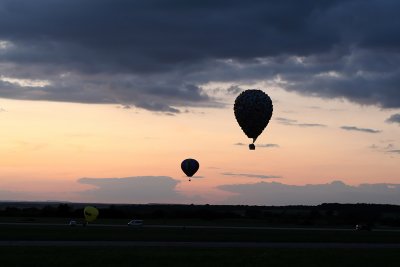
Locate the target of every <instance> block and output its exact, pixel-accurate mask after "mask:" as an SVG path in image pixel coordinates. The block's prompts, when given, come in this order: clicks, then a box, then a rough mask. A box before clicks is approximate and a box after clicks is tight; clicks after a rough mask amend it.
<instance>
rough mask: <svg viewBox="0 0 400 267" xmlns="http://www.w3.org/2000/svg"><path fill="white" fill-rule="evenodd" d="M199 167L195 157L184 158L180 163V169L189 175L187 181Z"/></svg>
mask: <svg viewBox="0 0 400 267" xmlns="http://www.w3.org/2000/svg"><path fill="white" fill-rule="evenodd" d="M199 167H200V164H199V162H198V161H197V160H195V159H185V160H184V161H182V163H181V169H182V171H183V172H184V173H185V174H186V175H187V176H188V177H189V181H191V179H190V177H192V176H193V175H194V174H195V173H196V172H197V170H198V169H199Z"/></svg>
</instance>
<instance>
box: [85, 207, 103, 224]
mask: <svg viewBox="0 0 400 267" xmlns="http://www.w3.org/2000/svg"><path fill="white" fill-rule="evenodd" d="M83 215H84V216H85V220H86V222H93V221H94V220H96V219H97V216H98V215H99V210H98V209H96V208H95V207H92V206H86V207H85V208H84V209H83Z"/></svg>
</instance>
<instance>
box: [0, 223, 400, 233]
mask: <svg viewBox="0 0 400 267" xmlns="http://www.w3.org/2000/svg"><path fill="white" fill-rule="evenodd" d="M1 225H20V226H23V225H26V226H69V225H68V224H61V223H31V222H23V223H22V222H21V223H11V222H7V223H0V226H1ZM76 227H81V225H79V224H78V225H77V226H76ZM87 227H118V228H120V227H122V228H126V227H129V226H127V225H126V224H89V225H87ZM132 227H133V226H132ZM135 227H137V226H135ZM140 227H143V228H171V229H179V228H180V229H238V230H240V229H243V230H296V231H354V229H351V228H316V227H313V228H311V227H269V226H213V225H164V224H159V225H155V224H154V225H143V226H140ZM373 231H383V232H387V231H389V232H399V231H400V229H373Z"/></svg>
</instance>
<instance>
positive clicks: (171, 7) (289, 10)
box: [0, 0, 400, 205]
mask: <svg viewBox="0 0 400 267" xmlns="http://www.w3.org/2000/svg"><path fill="white" fill-rule="evenodd" d="M398 10H400V2H399V1H395V0H393V1H390V0H388V1H380V0H349V1H339V0H331V1H316V0H314V1H311V0H310V1H296V0H287V1H275V0H269V1H264V0H259V1H257V0H255V1H234V0H233V1H232V0H231V1H228V0H226V1H218V0H215V1H178V0H170V1H161V0H152V1H148V0H141V1H139V0H135V1H123V0H86V1H81V0H35V1H29V0H0V121H1V131H0V200H32V201H37V200H40V201H46V200H59V201H74V202H78V201H79V202H104V203H197V204H204V203H209V204H251V205H253V204H256V205H286V204H320V203H323V202H340V203H357V202H367V203H391V204H400V86H399V85H400V17H399V16H398V14H397V13H398ZM371 18H373V20H371ZM254 88H257V89H261V90H263V91H264V92H266V93H267V94H268V95H269V96H270V97H271V99H272V101H273V104H274V112H273V116H272V119H271V121H270V123H269V125H268V126H267V128H266V129H265V130H264V132H263V133H262V134H261V136H260V137H259V138H258V139H257V142H256V150H255V151H250V150H249V149H248V144H249V143H250V142H251V140H250V139H248V138H247V137H246V135H245V134H244V133H243V132H242V130H241V129H240V127H239V125H238V124H237V122H236V120H235V117H234V113H233V103H234V101H235V98H236V97H237V96H238V94H239V93H240V92H241V91H243V90H246V89H254ZM186 158H195V159H197V160H198V161H199V163H200V169H199V171H198V172H197V173H196V176H195V177H194V178H193V179H192V181H190V182H189V181H188V179H187V177H185V176H184V174H183V172H182V171H181V169H180V163H181V161H182V160H184V159H186Z"/></svg>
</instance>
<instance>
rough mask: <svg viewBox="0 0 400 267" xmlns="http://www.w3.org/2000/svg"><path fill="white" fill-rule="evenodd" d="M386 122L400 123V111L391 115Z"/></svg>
mask: <svg viewBox="0 0 400 267" xmlns="http://www.w3.org/2000/svg"><path fill="white" fill-rule="evenodd" d="M386 122H388V123H398V124H400V113H397V114H393V115H392V116H390V117H389V118H388V119H387V120H386Z"/></svg>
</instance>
